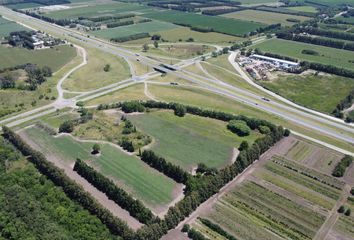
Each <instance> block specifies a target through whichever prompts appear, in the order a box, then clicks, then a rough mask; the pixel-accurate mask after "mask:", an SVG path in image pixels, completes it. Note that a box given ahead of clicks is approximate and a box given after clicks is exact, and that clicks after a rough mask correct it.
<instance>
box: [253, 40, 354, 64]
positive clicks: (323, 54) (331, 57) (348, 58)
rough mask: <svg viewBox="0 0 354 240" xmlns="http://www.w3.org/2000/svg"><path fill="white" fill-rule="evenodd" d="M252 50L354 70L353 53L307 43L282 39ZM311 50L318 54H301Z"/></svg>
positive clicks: (257, 46) (265, 43)
mask: <svg viewBox="0 0 354 240" xmlns="http://www.w3.org/2000/svg"><path fill="white" fill-rule="evenodd" d="M252 48H259V49H260V50H262V51H263V52H271V53H276V54H280V55H284V56H289V57H294V58H298V59H300V60H305V61H310V62H318V63H322V64H327V65H333V66H336V67H340V68H347V69H350V70H352V69H353V68H354V62H352V61H353V60H354V55H353V52H351V51H347V50H342V49H336V48H330V47H324V46H318V45H313V44H308V43H301V42H294V41H290V40H283V39H271V40H268V41H265V42H262V43H259V44H256V45H255V46H253V47H252ZM304 49H311V50H314V51H316V52H318V53H319V54H318V55H308V54H302V53H301V52H302V50H304Z"/></svg>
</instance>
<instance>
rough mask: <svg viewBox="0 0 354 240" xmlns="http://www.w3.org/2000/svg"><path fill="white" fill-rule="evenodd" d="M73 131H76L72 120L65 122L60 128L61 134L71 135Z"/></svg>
mask: <svg viewBox="0 0 354 240" xmlns="http://www.w3.org/2000/svg"><path fill="white" fill-rule="evenodd" d="M72 131H74V123H73V122H72V121H70V120H68V121H65V122H63V123H62V124H60V126H59V132H60V133H62V132H64V133H71V132H72Z"/></svg>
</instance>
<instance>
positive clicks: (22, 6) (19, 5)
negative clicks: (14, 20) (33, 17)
mask: <svg viewBox="0 0 354 240" xmlns="http://www.w3.org/2000/svg"><path fill="white" fill-rule="evenodd" d="M42 6H44V5H42V4H40V3H35V2H28V3H17V4H8V5H6V7H7V8H11V9H26V8H35V7H42Z"/></svg>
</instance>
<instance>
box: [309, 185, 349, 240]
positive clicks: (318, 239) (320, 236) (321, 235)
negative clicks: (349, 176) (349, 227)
mask: <svg viewBox="0 0 354 240" xmlns="http://www.w3.org/2000/svg"><path fill="white" fill-rule="evenodd" d="M350 189H351V186H350V185H348V184H346V185H345V186H344V188H343V191H342V194H341V196H340V198H339V200H338V201H337V202H336V204H335V205H334V207H333V208H332V210H331V211H330V213H329V214H328V216H327V218H326V221H325V222H324V223H323V224H322V226H321V228H320V229H319V230H318V231H317V233H316V235H315V237H314V238H313V240H324V239H326V237H327V236H328V234H329V233H330V231H331V229H332V227H333V226H334V225H335V224H336V221H337V219H338V218H339V213H338V208H339V207H340V206H342V205H344V203H345V202H346V201H347V198H348V196H349V195H350Z"/></svg>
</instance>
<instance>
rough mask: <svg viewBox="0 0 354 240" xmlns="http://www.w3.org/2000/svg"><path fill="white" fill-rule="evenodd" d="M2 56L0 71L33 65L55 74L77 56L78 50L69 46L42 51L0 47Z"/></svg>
mask: <svg viewBox="0 0 354 240" xmlns="http://www.w3.org/2000/svg"><path fill="white" fill-rule="evenodd" d="M0 56H1V59H2V61H0V69H1V68H7V67H13V66H17V65H20V64H26V63H32V64H37V65H38V66H41V67H43V66H48V67H50V68H51V69H52V70H53V72H55V71H57V70H59V69H60V68H61V67H63V66H64V65H65V64H66V63H68V62H69V61H70V60H71V59H73V58H74V57H75V56H76V49H75V48H74V47H71V46H68V45H63V46H57V47H54V48H48V49H42V50H28V49H26V48H17V47H15V48H8V47H4V46H0Z"/></svg>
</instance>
